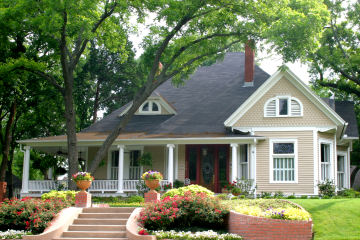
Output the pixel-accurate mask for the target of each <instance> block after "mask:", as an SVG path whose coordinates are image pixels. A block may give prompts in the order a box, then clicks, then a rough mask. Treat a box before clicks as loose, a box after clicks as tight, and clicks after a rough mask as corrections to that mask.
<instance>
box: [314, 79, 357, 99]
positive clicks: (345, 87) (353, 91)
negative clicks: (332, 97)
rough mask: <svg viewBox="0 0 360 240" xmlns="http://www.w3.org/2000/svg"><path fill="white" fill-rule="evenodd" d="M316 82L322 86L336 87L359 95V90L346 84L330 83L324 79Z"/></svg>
mask: <svg viewBox="0 0 360 240" xmlns="http://www.w3.org/2000/svg"><path fill="white" fill-rule="evenodd" d="M318 83H319V84H320V85H321V86H323V87H330V88H335V89H338V90H340V91H344V92H346V93H351V94H355V95H356V96H358V97H360V91H359V90H357V89H355V88H352V87H350V86H348V85H342V84H341V85H340V84H336V83H331V82H326V81H320V80H319V81H318Z"/></svg>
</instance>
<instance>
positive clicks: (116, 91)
mask: <svg viewBox="0 0 360 240" xmlns="http://www.w3.org/2000/svg"><path fill="white" fill-rule="evenodd" d="M126 49H127V52H128V54H127V58H125V59H124V57H123V56H122V54H119V53H113V52H110V51H109V49H107V48H106V47H104V46H96V45H95V43H94V42H91V46H90V48H89V56H88V58H87V59H86V63H85V64H84V65H83V66H82V67H81V69H79V72H78V73H77V74H76V75H77V76H76V77H75V88H74V89H75V90H74V95H75V105H76V112H77V115H78V117H77V119H78V125H77V126H78V129H79V130H82V129H84V128H86V127H88V126H89V125H90V124H92V123H95V121H96V120H97V113H98V111H99V110H106V112H107V113H110V112H112V111H113V110H115V109H117V108H119V107H121V106H123V105H124V104H126V103H127V102H129V101H130V100H131V98H132V96H133V95H134V92H135V91H136V88H137V87H138V85H139V82H138V80H137V79H138V76H137V72H136V62H135V59H134V58H135V53H134V52H133V50H132V45H131V43H130V42H127V44H126Z"/></svg>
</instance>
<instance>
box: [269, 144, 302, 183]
mask: <svg viewBox="0 0 360 240" xmlns="http://www.w3.org/2000/svg"><path fill="white" fill-rule="evenodd" d="M274 143H293V144H294V153H293V154H274V151H273V150H274ZM269 145H270V146H269V170H270V174H269V176H270V179H269V182H270V183H274V184H276V183H286V184H289V183H290V184H294V183H298V140H297V139H295V138H278V139H270V140H269ZM274 157H284V158H286V157H288V158H290V157H293V158H294V181H274Z"/></svg>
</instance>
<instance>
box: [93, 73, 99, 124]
mask: <svg viewBox="0 0 360 240" xmlns="http://www.w3.org/2000/svg"><path fill="white" fill-rule="evenodd" d="M99 95H100V81H99V80H98V81H97V82H96V92H95V100H94V109H93V119H92V123H95V122H96V119H97V111H98V110H99V102H100V100H99Z"/></svg>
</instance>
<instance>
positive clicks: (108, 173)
mask: <svg viewBox="0 0 360 240" xmlns="http://www.w3.org/2000/svg"><path fill="white" fill-rule="evenodd" d="M114 151H119V149H118V148H117V146H114V145H113V146H111V147H110V149H109V150H108V154H107V163H106V165H107V166H106V167H107V171H106V179H108V180H111V169H112V168H113V166H112V152H114ZM129 151H140V156H141V155H142V154H143V153H144V146H138V145H134V146H125V149H124V155H125V154H128V152H129ZM125 170H126V169H125ZM127 170H128V171H129V170H130V169H127ZM140 172H141V173H142V172H143V167H142V166H141V170H140ZM140 175H141V174H140ZM113 180H114V179H113ZM115 180H116V179H115Z"/></svg>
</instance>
